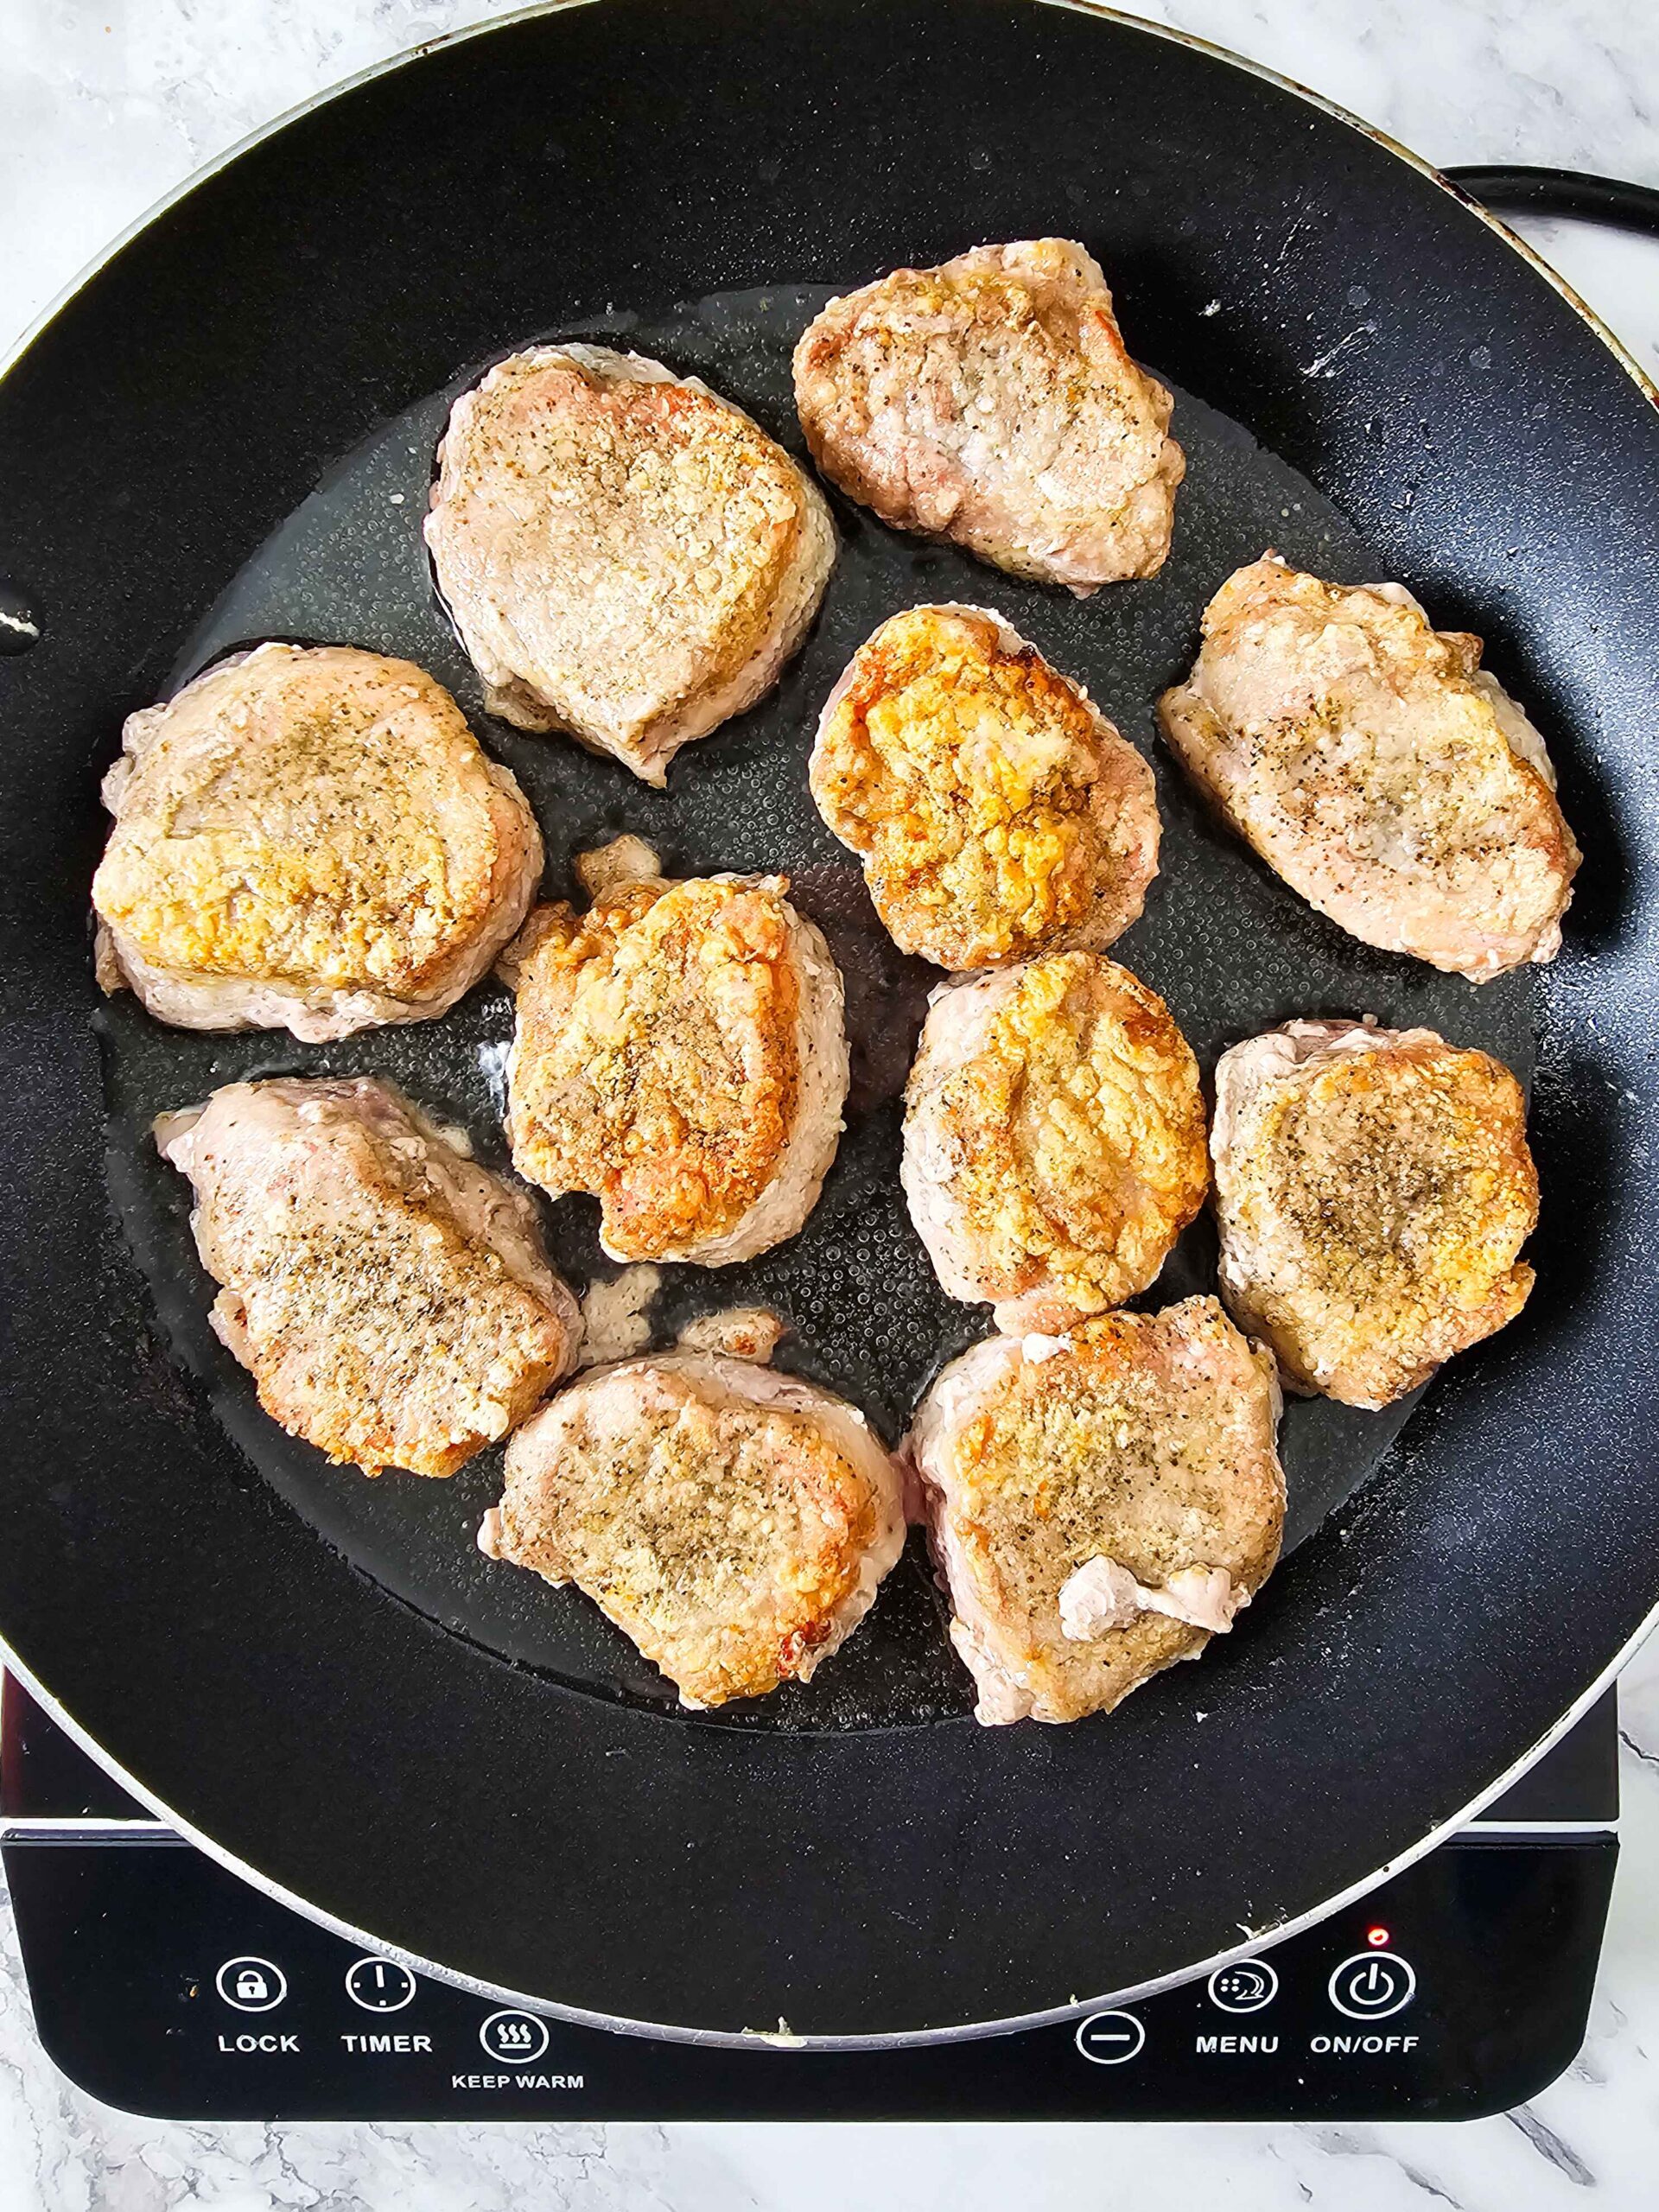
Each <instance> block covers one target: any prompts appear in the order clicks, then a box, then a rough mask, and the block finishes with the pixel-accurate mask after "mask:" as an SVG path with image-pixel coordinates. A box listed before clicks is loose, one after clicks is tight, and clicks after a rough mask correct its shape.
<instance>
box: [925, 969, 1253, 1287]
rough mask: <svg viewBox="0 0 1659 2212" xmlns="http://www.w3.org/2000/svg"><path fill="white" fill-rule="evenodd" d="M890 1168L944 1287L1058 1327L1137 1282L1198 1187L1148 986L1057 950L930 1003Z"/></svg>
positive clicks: (1181, 1084) (1158, 1009)
mask: <svg viewBox="0 0 1659 2212" xmlns="http://www.w3.org/2000/svg"><path fill="white" fill-rule="evenodd" d="M907 1096H908V1113H907V1117H906V1129H905V1156H904V1163H903V1171H902V1172H903V1175H904V1181H905V1187H906V1192H907V1193H908V1195H909V1197H910V1200H911V1210H912V1217H913V1218H914V1219H915V1221H916V1224H917V1227H918V1230H919V1231H920V1233H921V1235H922V1237H923V1240H924V1242H925V1243H926V1244H927V1246H928V1249H929V1251H930V1254H931V1256H932V1258H933V1262H934V1265H935V1267H936V1268H938V1272H939V1276H940V1280H941V1281H942V1282H943V1283H944V1287H945V1288H946V1289H947V1290H949V1291H950V1293H951V1294H952V1295H953V1296H956V1297H965V1298H969V1299H988V1300H992V1301H993V1302H995V1305H996V1308H997V1322H998V1325H999V1326H1000V1327H1003V1328H1018V1329H1035V1330H1041V1331H1054V1330H1060V1329H1065V1328H1066V1327H1067V1326H1069V1325H1070V1324H1071V1322H1073V1321H1074V1320H1077V1319H1080V1318H1082V1317H1083V1316H1084V1315H1087V1314H1091V1313H1101V1312H1103V1311H1104V1310H1105V1309H1106V1308H1108V1307H1109V1306H1116V1305H1119V1304H1121V1303H1122V1301H1123V1300H1125V1299H1127V1298H1131V1297H1133V1296H1134V1295H1135V1294H1136V1293H1137V1292H1139V1291H1141V1290H1144V1289H1145V1288H1146V1287H1147V1285H1148V1284H1149V1283H1150V1282H1151V1281H1153V1280H1154V1277H1155V1276H1156V1275H1157V1274H1158V1271H1159V1269H1160V1268H1161V1267H1162V1265H1163V1263H1164V1261H1165V1259H1166V1257H1167V1256H1168V1254H1169V1251H1170V1249H1171V1247H1172V1246H1173V1243H1174V1242H1175V1239H1176V1237H1177V1236H1179V1233H1180V1231H1181V1230H1183V1229H1184V1228H1185V1225H1186V1224H1187V1223H1188V1222H1189V1221H1191V1220H1192V1217H1193V1216H1194V1215H1195V1214H1196V1213H1197V1212H1198V1208H1199V1207H1200V1206H1201V1205H1202V1204H1203V1203H1204V1196H1205V1191H1206V1190H1207V1188H1208V1187H1209V1179H1210V1174H1209V1155H1208V1153H1207V1151H1206V1149H1205V1113H1204V1099H1203V1094H1202V1092H1201V1090H1200V1088H1199V1083H1198V1063H1197V1062H1196V1060H1195V1059H1194V1058H1193V1056H1192V1049H1191V1047H1190V1046H1188V1044H1187V1042H1186V1039H1185V1038H1184V1037H1183V1036H1182V1034H1181V1033H1180V1031H1179V1029H1178V1028H1177V1027H1176V1026H1175V1023H1174V1021H1173V1020H1172V1018H1171V1016H1170V1013H1169V1009H1168V1008H1167V1007H1166V1006H1165V1004H1164V1002H1163V1001H1162V1000H1161V999H1160V997H1159V996H1158V995H1157V993H1156V992H1155V991H1153V990H1150V989H1148V988H1147V985H1146V984H1145V983H1143V982H1141V980H1140V978H1139V977H1138V976H1132V975H1131V974H1130V973H1129V971H1128V969H1126V968H1121V967H1119V966H1117V965H1116V963H1114V962H1112V961H1109V960H1106V959H1103V958H1102V957H1100V956H1099V955H1098V954H1096V953H1085V952H1068V953H1058V954H1056V955H1054V956H1052V957H1051V958H1049V959H1047V960H1040V961H1033V963H1031V964H1030V965H1029V966H1027V967H1024V968H1020V969H1013V970H1010V971H1008V972H1007V974H1005V975H1001V976H996V977H995V978H991V979H988V980H987V981H986V982H981V983H976V984H971V985H964V986H959V987H958V988H957V989H956V990H954V991H949V992H945V993H944V994H942V995H941V996H940V997H939V998H938V1000H937V1001H935V1004H934V1007H933V1009H932V1011H931V1014H929V1016H928V1020H927V1025H926V1027H925V1029H924V1032H923V1041H922V1049H921V1051H920V1052H919V1054H918V1058H917V1063H916V1066H915V1069H914V1071H912V1077H911V1083H910V1088H909V1091H908V1094H907Z"/></svg>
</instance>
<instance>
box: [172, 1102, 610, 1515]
mask: <svg viewBox="0 0 1659 2212" xmlns="http://www.w3.org/2000/svg"><path fill="white" fill-rule="evenodd" d="M176 1121H177V1122H178V1123H179V1124H180V1125H181V1129H182V1134H178V1135H175V1134H173V1133H172V1130H171V1128H168V1130H164V1131H162V1132H160V1133H159V1134H161V1135H162V1141H163V1145H164V1148H165V1150H166V1152H167V1156H168V1158H169V1159H170V1160H172V1161H173V1162H174V1164H175V1166H179V1167H181V1169H182V1170H183V1171H184V1172H185V1173H188V1175H189V1176H190V1178H191V1179H192V1181H193V1182H194V1185H195V1188H196V1200H197V1205H196V1211H195V1214H194V1230H195V1235H196V1242H197V1244H198V1246H199V1248H200V1252H201V1256H202V1261H203V1263H204V1265H205V1266H207V1268H208V1269H209V1270H210V1272H211V1273H212V1274H213V1276H214V1278H215V1280H216V1281H219V1283H221V1284H222V1285H223V1286H224V1287H223V1288H222V1289H221V1290H220V1292H219V1297H218V1299H217V1300H216V1301H215V1303H214V1306H213V1324H214V1327H215V1329H216V1330H217V1332H218V1333H219V1335H220V1336H221V1337H222V1338H223V1339H224V1341H225V1342H226V1344H227V1345H228V1346H229V1348H230V1349H231V1351H232V1352H233V1353H234V1354H235V1356H236V1357H237V1358H238V1360H240V1361H241V1363H242V1364H243V1365H244V1366H245V1367H246V1368H247V1369H248V1370H249V1371H250V1372H251V1375H252V1376H253V1378H254V1381H255V1383H256V1385H257V1389H258V1394H259V1402H260V1404H261V1405H262V1406H263V1407H264V1409H265V1411H266V1412H267V1413H268V1414H270V1417H271V1419H272V1420H273V1421H277V1422H278V1423H280V1425H281V1426H282V1427H283V1428H285V1429H287V1430H288V1431H289V1433H290V1434H292V1435H295V1436H299V1437H302V1438H303V1439H304V1440H306V1441H307V1442H308V1443H309V1444H313V1445H315V1446H316V1448H317V1449H318V1450H319V1451H320V1452H326V1453H327V1456H328V1458H329V1459H333V1460H335V1461H338V1462H340V1463H344V1464H351V1465H357V1466H359V1467H361V1468H362V1470H363V1471H364V1472H365V1474H371V1475H373V1474H378V1473H379V1472H380V1471H381V1470H382V1469H383V1468H384V1467H386V1466H396V1467H402V1468H406V1469H407V1470H408V1471H410V1472H411V1473H413V1474H417V1475H452V1474H454V1472H455V1471H456V1470H457V1469H458V1468H460V1467H461V1466H463V1465H465V1464H466V1462H467V1460H468V1459H472V1458H473V1457H474V1454H475V1453H476V1452H480V1451H481V1450H482V1449H483V1448H484V1446H486V1444H491V1443H494V1442H496V1441H498V1440H499V1439H500V1438H501V1437H503V1436H504V1435H505V1434H506V1433H507V1432H508V1431H509V1430H510V1429H511V1428H512V1427H514V1426H515V1425H516V1424H517V1423H518V1422H519V1421H523V1420H524V1417H525V1415H526V1414H529V1413H530V1412H531V1409H532V1408H534V1407H535V1406H536V1404H537V1402H539V1400H540V1399H541V1398H542V1396H543V1394H544V1393H545V1392H546V1390H547V1389H548V1388H549V1386H550V1384H551V1383H554V1382H555V1381H556V1380H557V1378H558V1377H559V1376H561V1375H562V1374H563V1373H564V1372H565V1371H566V1370H567V1369H568V1368H569V1365H570V1364H571V1361H572V1357H573V1356H574V1351H575V1312H576V1309H575V1300H574V1299H572V1298H571V1297H570V1295H569V1292H568V1291H567V1290H566V1289H565V1287H564V1286H563V1283H562V1282H561V1281H559V1280H558V1278H557V1277H556V1275H554V1274H552V1272H551V1270H550V1268H548V1266H547V1263H546V1260H545V1258H544V1256H543V1253H542V1250H541V1247H540V1242H539V1238H538V1236H537V1232H536V1228H535V1224H534V1217H533V1215H532V1214H531V1211H530V1206H529V1202H528V1200H527V1199H526V1198H525V1197H524V1193H523V1192H518V1191H515V1190H513V1189H512V1188H511V1187H510V1186H509V1185H506V1184H505V1183H503V1182H501V1181H500V1180H499V1179H498V1178H496V1177H494V1176H491V1175H488V1174H486V1173H485V1172H484V1171H483V1170H482V1169H481V1168H479V1167H477V1166H474V1163H473V1162H472V1161H471V1160H467V1159H466V1158H464V1157H462V1156H461V1155H460V1154H456V1153H455V1152H454V1150H453V1149H452V1148H451V1147H449V1146H448V1143H447V1142H446V1141H445V1139H444V1138H443V1136H442V1135H441V1134H440V1132H439V1131H438V1130H437V1129H436V1128H435V1127H434V1125H433V1124H432V1123H430V1122H428V1121H427V1120H426V1119H425V1117H424V1116H422V1115H420V1114H419V1113H418V1112H416V1109H414V1108H413V1107H411V1106H410V1103H409V1102H408V1101H407V1100H406V1099H404V1098H402V1097H401V1096H399V1095H398V1094H397V1092H396V1091H394V1090H391V1087H390V1086H389V1085H387V1084H382V1083H378V1082H376V1081H373V1080H371V1079H366V1078H365V1079H359V1080H355V1081H347V1082H327V1081H311V1082H307V1081H299V1080H294V1081H288V1080H282V1079H278V1080H276V1081H273V1082H269V1083H263V1084H232V1085H230V1086H228V1087H227V1088H226V1089H225V1090H220V1091H219V1092H217V1093H216V1094H215V1096H214V1097H213V1099H212V1100H211V1101H210V1102H209V1103H208V1105H207V1108H206V1109H203V1111H202V1112H201V1113H200V1115H199V1116H197V1115H194V1114H191V1115H187V1116H181V1117H176Z"/></svg>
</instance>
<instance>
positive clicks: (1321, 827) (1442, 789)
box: [1159, 553, 1579, 983]
mask: <svg viewBox="0 0 1659 2212" xmlns="http://www.w3.org/2000/svg"><path fill="white" fill-rule="evenodd" d="M1480 654H1481V641H1480V639H1478V638H1475V637H1470V636H1468V635H1467V634H1465V633H1464V632H1456V631H1448V630H1440V631H1437V630H1433V629H1431V628H1430V626H1429V620H1428V617H1427V614H1426V613H1424V612H1423V610H1422V608H1421V607H1420V606H1419V605H1418V603H1417V601H1415V600H1414V598H1413V597H1412V596H1411V594H1410V593H1409V592H1408V591H1406V590H1405V589H1404V588H1402V586H1401V585H1399V584H1366V585H1360V586H1358V587H1357V588H1353V589H1349V588H1344V586H1342V585H1340V584H1329V583H1325V582H1322V581H1321V580H1320V578H1319V577H1318V576H1309V575H1303V574H1302V573H1301V572H1300V570H1299V569H1292V568H1289V567H1287V565H1286V563H1284V562H1282V561H1281V559H1280V558H1279V556H1278V555H1277V554H1276V553H1268V554H1264V555H1263V556H1262V559H1261V560H1259V561H1255V562H1252V563H1250V565H1249V567H1248V568H1244V569H1239V570H1237V572H1236V574H1235V575H1231V576H1230V577H1229V578H1228V579H1227V582H1225V583H1224V585H1223V586H1222V588H1221V589H1220V590H1219V591H1218V592H1217V594H1216V595H1215V597H1214V598H1213V599H1212V600H1211V602H1210V604H1209V606H1208V607H1207V608H1206V609H1205V617H1204V646H1203V650H1202V651H1201V652H1200V653H1199V655H1198V662H1197V664H1196V665H1195V666H1194V668H1193V671H1192V675H1191V676H1190V677H1188V679H1187V681H1186V682H1185V683H1183V684H1179V685H1177V687H1176V688H1175V690H1173V691H1166V692H1165V694H1164V696H1163V697H1162V699H1161V700H1160V702H1159V714H1160V717H1161V718H1162V721H1163V725H1164V732H1165V734H1166V737H1167V738H1168V740H1169V742H1170V744H1171V746H1172V747H1173V749H1174V751H1175V752H1176V753H1177V754H1178V755H1179V758H1180V760H1182V762H1183V763H1184V764H1185V766H1186V767H1187V768H1188V769H1189V770H1190V771H1191V772H1192V775H1193V777H1194V778H1195V779H1197V781H1198V784H1199V785H1201V786H1202V788H1203V789H1204V791H1205V793H1206V794H1207V795H1208V796H1209V797H1210V798H1211V799H1212V800H1214V802H1215V804H1217V806H1218V807H1219V808H1220V810H1221V811H1222V812H1223V813H1224V815H1225V816H1226V817H1227V819H1228V821H1229V822H1230V823H1231V824H1232V826H1233V828H1234V829H1236V830H1237V831H1238V833H1239V835H1240V836H1242V837H1243V838H1245V839H1246V840H1247V841H1248V842H1249V843H1250V844H1251V845H1253V846H1254V847H1255V849H1256V851H1257V852H1258V853H1259V854H1260V855H1262V859H1263V860H1264V861H1267V863H1268V867H1269V868H1274V870H1276V871H1277V873H1278V874H1280V875H1281V876H1283V878H1284V880H1285V881H1286V882H1287V884H1289V886H1290V887H1291V889H1292V890H1293V891H1297V892H1300V893H1301V895H1302V897H1303V898H1304V899H1306V900H1307V901H1308V903H1309V904H1310V905H1311V906H1316V907H1317V908H1318V909H1319V912H1320V913H1322V914H1328V915H1329V916H1330V918H1331V919H1332V921H1333V922H1337V923H1339V924H1340V925H1341V926H1342V927H1343V928H1344V929H1345V930H1347V931H1349V932H1350V934H1351V936H1354V937H1357V938H1359V939H1360V940H1361V942H1362V943H1363V944H1375V945H1380V946H1381V947H1382V949H1383V950H1384V951H1385V952H1409V953H1411V954H1413V955H1414V956H1415V957H1416V958H1418V959H1419V960H1427V961H1428V962H1429V963H1431V964H1432V965H1433V966H1434V967H1436V968H1443V969H1447V970H1449V971H1450V972H1451V973H1452V974H1455V975H1459V976H1468V977H1469V979H1470V981H1471V982H1476V983H1484V982H1488V981H1490V979H1491V977H1492V976H1501V975H1502V974H1503V972H1504V970H1505V969H1510V968H1517V967H1519V966H1521V965H1522V963H1524V962H1526V961H1529V960H1553V959H1554V957H1555V954H1556V953H1557V951H1558V950H1560V942H1561V916H1562V914H1563V912H1565V911H1566V908H1567V900H1568V898H1569V897H1570V896H1571V889H1570V887H1571V885H1572V881H1573V872H1574V870H1575V869H1576V868H1577V867H1578V865H1579V849H1578V847H1577V845H1575V844H1574V843H1573V833H1572V831H1571V830H1570V829H1568V828H1567V823H1566V822H1565V821H1564V820H1563V819H1562V817H1561V810H1560V807H1559V806H1558V805H1557V804H1556V803H1555V773H1554V769H1553V768H1552V767H1551V766H1550V762H1549V756H1548V753H1546V752H1545V750H1544V741H1543V740H1542V738H1541V737H1540V735H1539V734H1538V732H1537V731H1536V730H1535V728H1533V726H1532V724H1531V723H1530V722H1529V721H1528V720H1527V717H1526V715H1524V714H1523V713H1522V710H1521V709H1520V708H1519V707H1518V706H1517V705H1516V702H1515V701H1514V700H1513V699H1511V698H1510V696H1509V694H1508V693H1507V692H1506V691H1505V690H1503V688H1502V687H1501V685H1500V684H1499V683H1497V680H1496V678H1495V677H1491V676H1489V675H1488V674H1487V673H1486V672H1485V671H1484V669H1482V668H1481V666H1480V665H1479V663H1480Z"/></svg>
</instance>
